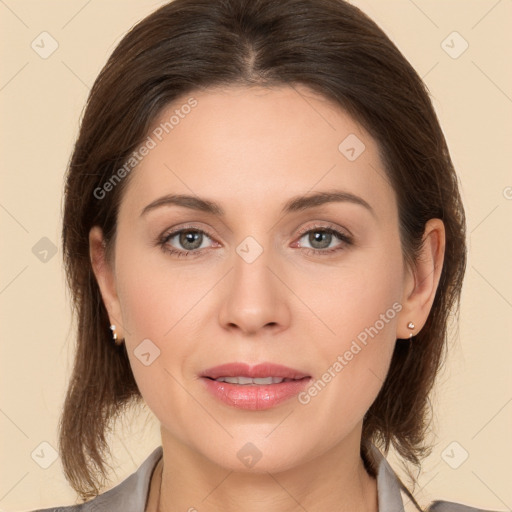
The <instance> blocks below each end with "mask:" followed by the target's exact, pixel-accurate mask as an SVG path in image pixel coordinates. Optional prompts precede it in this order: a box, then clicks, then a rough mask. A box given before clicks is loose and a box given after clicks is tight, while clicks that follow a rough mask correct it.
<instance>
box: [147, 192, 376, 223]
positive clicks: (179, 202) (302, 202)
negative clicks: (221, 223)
mask: <svg viewBox="0 0 512 512" xmlns="http://www.w3.org/2000/svg"><path fill="white" fill-rule="evenodd" d="M334 202H346V203H352V204H358V205H360V206H363V207H364V208H366V209H367V210H368V211H369V212H370V213H371V214H372V215H373V216H374V217H376V214H375V211H374V209H373V208H372V207H371V206H370V204H368V202H366V201H365V200H364V199H363V198H362V197H359V196H357V195H355V194H352V193H351V192H346V191H343V190H329V191H325V192H315V193H313V194H308V195H302V196H296V197H292V198H291V199H289V200H288V201H286V203H285V204H284V206H283V209H282V211H281V214H282V215H286V214H288V213H292V212H299V211H304V210H307V209H309V208H315V207H318V206H322V205H324V204H327V203H334ZM171 205H175V206H182V207H184V208H189V209H191V210H197V211H201V212H205V213H210V214H213V215H217V216H219V217H224V216H225V212H224V210H223V208H222V207H221V206H220V205H219V204H217V203H215V202H213V201H210V200H208V199H203V198H200V197H197V196H189V195H182V194H168V195H165V196H162V197H159V198H158V199H156V200H155V201H153V202H152V203H150V204H148V205H147V206H146V207H145V208H144V209H143V210H142V212H141V214H140V215H141V216H143V215H145V214H146V213H148V212H150V211H151V210H155V209H156V208H160V207H162V206H171Z"/></svg>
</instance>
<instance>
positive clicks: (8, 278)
mask: <svg viewBox="0 0 512 512" xmlns="http://www.w3.org/2000/svg"><path fill="white" fill-rule="evenodd" d="M276 1H278V0H276ZM162 3H163V2H155V1H147V0H138V1H123V2H121V1H113V0H108V1H106V0H102V1H99V0H89V1H86V0H68V1H66V2H64V1H56V0H47V1H45V2H41V1H39V0H38V1H35V0H33V1H28V0H25V1H22V0H0V34H2V35H1V38H2V43H3V44H2V49H1V52H2V53H1V57H2V60H1V63H2V64H1V77H0V108H1V115H2V121H3V122H2V125H1V130H2V131H1V136H2V151H1V153H0V159H1V164H2V165H1V172H2V174H1V185H2V186H1V192H0V222H1V228H2V249H3V250H2V252H1V262H0V269H1V270H0V314H1V342H2V345H1V348H2V354H1V359H0V361H1V362H0V365H1V366H0V376H1V384H0V385H1V389H2V393H1V398H0V442H1V450H2V451H1V453H2V461H1V464H0V509H1V510H9V511H21V510H27V509H31V508H38V507H43V506H45V507H48V506H51V505H64V504H71V503H74V499H75V496H74V493H73V492H72V491H71V489H70V488H69V487H68V485H67V483H66V481H65V479H64V477H63V475H62V467H61V465H60V460H59V459H58V457H57V458H56V460H55V461H54V463H53V464H51V465H49V467H48V468H47V469H43V468H42V467H41V465H40V464H44V463H45V462H46V463H47V464H48V463H50V462H51V453H52V449H51V448H50V447H48V446H47V445H43V446H41V443H43V442H44V443H49V444H50V445H51V447H53V448H54V449H57V422H58V418H59V414H60V408H61V406H62V400H63V396H64V392H65V387H66V382H67V378H68V374H69V371H70V362H71V357H72V350H71V348H70V347H71V345H70V341H71V339H72V333H73V327H72V326H71V323H70V308H69V301H68V297H67V294H66V292H65V288H64V276H63V271H62V265H61V248H60V219H61V197H62V185H63V180H62V178H63V173H64V171H65V167H66V163H67V161H68V158H69V156H70V153H71V149H72V144H73V141H74V138H75V136H76V133H77V128H78V121H79V118H80V114H81V111H82V108H83V106H84V102H85V99H86V97H87V94H88V91H89V88H90V87H91V85H92V83H93V81H94V79H95V77H96V75H97V74H98V72H99V70H100V69H101V67H102V66H103V64H104V63H105V61H106V59H107V57H108V55H109V54H110V53H111V51H112V50H113V49H114V47H115V45H116V43H117V42H118V41H119V40H120V38H121V37H122V36H123V35H124V33H125V32H126V31H127V30H128V29H129V28H130V27H131V26H132V25H133V24H134V23H135V22H137V21H138V20H140V19H141V18H142V17H144V16H145V15H146V14H148V13H150V12H151V11H153V10H154V9H155V8H156V7H158V6H159V5H161V4H162ZM354 3H355V4H356V5H358V6H359V7H361V8H362V9H363V10H364V11H365V12H367V13H368V14H369V15H370V16H371V17H372V18H373V19H374V20H375V21H377V23H378V24H379V25H380V26H381V27H382V28H383V29H384V30H385V31H386V32H387V34H388V35H389V36H390V37H391V39H392V40H393V41H394V42H395V43H396V44H397V45H398V47H399V48H400V49H401V50H402V52H403V53H404V55H405V56H406V57H407V58H408V59H409V60H410V61H411V63H412V64H413V66H414V67H415V68H416V70H417V71H418V72H419V74H420V75H421V76H423V77H424V79H425V81H426V83H427V85H428V87H429V89H430V91H431V93H432V96H433V99H434V104H435V107H436V110H437V112H438V114H439V117H440V120H441V124H442V126H443V130H444V132H445V134H446V137H447V139H448V144H449V146H450V149H451V153H452V157H453V160H454V163H455V166H456V168H457V170H458V173H459V175H460V180H461V187H462V193H463V198H464V201H465V206H466V211H467V218H468V228H469V229H468V232H469V235H468V243H469V251H470V253H469V266H468V272H467V276H466V282H465V287H464V292H463V303H462V311H461V319H460V328H459V330H458V331H457V329H456V328H454V329H453V335H452V345H451V349H450V359H449V365H448V366H447V367H446V369H445V370H444V372H443V373H442V375H441V376H440V381H439V384H440V385H439V386H438V390H437V393H436V397H435V403H436V417H435V424H436V427H437V437H436V440H435V441H436V446H435V449H434V451H433V453H432V455H431V456H430V457H429V458H428V459H427V460H426V461H425V465H424V471H423V472H422V474H421V476H420V479H419V482H420V486H421V489H419V490H418V498H419V499H420V501H421V502H423V503H424V504H426V503H427V502H428V501H429V500H432V499H435V498H437V499H441V498H443V499H450V500H454V501H461V502H463V503H466V504H472V505H473V506H475V507H482V508H489V509H493V510H511V507H512V486H511V485H510V483H511V482H512V470H511V469H510V460H511V459H512V441H511V432H512V371H511V367H510V364H511V360H512V359H511V355H512V344H511V334H510V333H511V328H512V314H511V313H512V309H511V308H512V275H511V274H512V273H511V271H510V268H511V267H510V260H511V257H510V256H511V255H512V251H511V249H512V243H511V237H510V234H511V233H512V230H511V224H512V222H511V220H512V173H511V172H510V162H511V161H512V149H511V147H512V144H511V141H512V137H511V135H512V129H511V128H512V115H511V114H512V70H511V67H510V64H509V62H510V58H511V56H512V52H511V45H512V36H511V30H510V22H511V20H512V2H511V1H510V0H480V1H474V0H473V1H469V0H459V1H444V2H439V1H426V0H414V1H412V0H395V1H382V0H357V1H354ZM43 31H47V32H49V33H50V34H51V36H52V37H53V38H54V39H55V40H56V41H57V42H58V45H59V46H58V49H57V50H56V51H55V52H54V53H53V54H52V55H51V56H49V57H48V58H47V59H43V58H41V57H40V56H39V54H38V53H36V51H34V50H33V49H32V47H31V43H32V41H34V40H36V43H37V41H40V38H39V39H38V36H39V34H41V32H43ZM453 31H457V32H458V33H459V34H460V35H461V36H462V38H463V39H460V38H458V36H456V35H455V36H453V35H451V36H450V34H452V32H453ZM44 37H47V36H44ZM447 37H448V39H447ZM445 40H446V42H445V43H442V42H443V41H445ZM464 40H465V41H467V43H468V44H469V47H468V48H467V50H466V51H465V52H464V53H462V54H461V55H460V56H458V58H452V56H453V55H455V54H456V53H458V52H459V51H460V50H461V49H463V44H464ZM46 41H47V45H46V46H45V47H46V48H49V46H48V44H49V43H48V41H49V40H48V39H47V40H46ZM445 50H446V51H445ZM40 51H41V50H40ZM447 51H448V52H451V53H452V56H450V55H449V54H448V53H447ZM418 193H421V191H418ZM43 237H47V239H49V241H50V242H51V244H54V245H55V246H57V252H56V254H55V255H52V252H51V251H50V252H49V253H48V254H47V256H46V258H47V261H46V262H45V261H41V259H40V258H41V257H42V253H41V252H40V250H41V247H46V248H48V247H50V249H51V244H50V243H49V242H48V241H47V240H44V241H42V242H41V241H40V240H41V239H42V238H43ZM36 244H42V245H36ZM45 244H46V245H45ZM34 246H36V249H34V251H33V247H34ZM38 250H39V252H38ZM126 424H127V425H128V427H125V428H120V429H119V430H118V434H117V435H116V436H115V438H114V439H113V440H112V443H113V452H114V455H115V459H114V467H115V468H116V472H115V474H114V475H113V479H114V481H113V485H114V484H116V483H118V482H120V481H121V480H122V479H124V478H125V477H126V476H128V475H129V474H131V473H132V472H133V471H135V470H136V469H137V467H138V466H139V464H140V463H141V462H142V461H143V460H144V459H145V458H146V457H147V455H148V454H149V453H150V451H151V450H152V449H153V448H154V447H156V446H157V445H158V444H160V442H159V431H158V425H157V423H156V421H155V420H154V417H153V416H152V414H151V413H150V412H146V413H144V411H143V414H140V415H138V416H137V417H131V416H130V417H127V420H126ZM452 442H456V443H458V444H456V445H451V446H449V445H450V444H451V443H452ZM447 447H448V450H446V448H447ZM465 452H467V453H468V455H469V456H468V458H467V460H466V461H464V462H463V463H462V464H461V465H460V466H459V467H458V468H457V469H453V468H452V467H451V466H450V464H451V465H452V466H456V465H457V464H460V462H461V461H462V460H463V457H464V456H465ZM43 453H44V457H43V456H42V455H41V454H43ZM32 454H34V455H33V456H32ZM37 454H39V457H38V456H37ZM443 454H444V455H443ZM395 467H398V465H397V464H395Z"/></svg>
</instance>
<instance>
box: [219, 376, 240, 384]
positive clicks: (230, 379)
mask: <svg viewBox="0 0 512 512" xmlns="http://www.w3.org/2000/svg"><path fill="white" fill-rule="evenodd" d="M223 381H224V382H227V383H228V384H238V377H223Z"/></svg>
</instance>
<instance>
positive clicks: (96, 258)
mask: <svg viewBox="0 0 512 512" xmlns="http://www.w3.org/2000/svg"><path fill="white" fill-rule="evenodd" d="M89 256H90V258H91V265H92V270H93V272H94V275H95V277H96V281H97V282H98V287H99V289H100V293H101V296H102V298H103V303H104V304H105V307H106V309H107V312H108V316H109V319H110V323H111V324H114V325H115V326H116V334H117V336H118V339H120V340H122V339H123V338H124V329H123V326H122V315H121V307H120V303H119V299H118V296H117V290H116V280H115V272H114V268H113V263H111V262H109V261H108V259H107V257H106V245H105V241H104V238H103V232H102V230H101V228H100V227H99V226H94V227H93V228H92V229H91V230H90V231H89Z"/></svg>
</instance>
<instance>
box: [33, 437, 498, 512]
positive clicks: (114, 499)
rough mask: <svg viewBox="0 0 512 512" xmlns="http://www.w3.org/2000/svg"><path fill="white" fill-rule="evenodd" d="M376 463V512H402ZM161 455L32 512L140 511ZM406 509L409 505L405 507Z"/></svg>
mask: <svg viewBox="0 0 512 512" xmlns="http://www.w3.org/2000/svg"><path fill="white" fill-rule="evenodd" d="M372 450H373V452H374V457H373V458H374V460H375V461H376V464H377V467H376V469H377V475H376V479H377V494H378V503H379V512H404V510H405V509H404V501H403V500H402V491H401V486H400V483H399V481H398V478H397V476H396V475H395V473H394V471H393V469H392V468H391V466H390V465H389V463H388V462H387V460H386V459H385V457H384V456H383V455H382V453H381V452H380V450H378V449H377V448H376V447H375V446H372ZM162 455H163V450H162V447H161V446H159V447H158V448H156V449H155V450H154V451H153V452H152V453H151V455H149V457H148V458H147V459H146V460H145V461H144V462H143V463H142V464H141V466H140V467H139V469H137V471H135V473H133V474H132V475H130V476H129V477H128V478H126V479H125V480H123V481H122V482H121V483H120V484H118V485H117V486H116V487H114V488H112V489H110V490H109V491H107V492H105V493H103V494H100V495H99V496H97V497H96V498H94V499H92V500H90V501H88V502H86V503H82V504H80V505H70V506H65V507H54V508H45V509H38V510H34V511H32V512H144V510H145V508H146V502H147V499H148V495H149V485H150V481H151V476H152V473H153V470H154V469H155V467H156V465H157V463H158V461H159V460H160V459H161V457H162ZM408 508H410V506H409V507H408ZM429 510H430V511H432V512H479V511H482V512H493V511H483V509H479V508H473V507H469V506H467V505H462V504H459V503H454V502H451V501H434V502H433V503H432V504H431V505H430V508H429Z"/></svg>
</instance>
